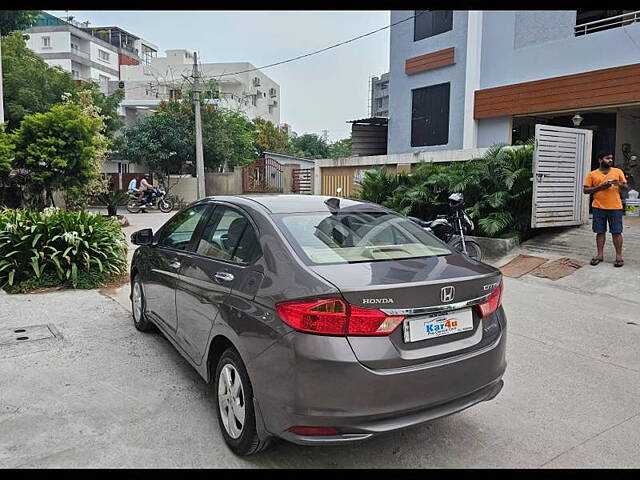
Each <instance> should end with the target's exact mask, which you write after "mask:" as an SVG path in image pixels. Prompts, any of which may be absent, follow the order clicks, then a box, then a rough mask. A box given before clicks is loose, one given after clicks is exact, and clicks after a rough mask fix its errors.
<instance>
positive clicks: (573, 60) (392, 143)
mask: <svg viewBox="0 0 640 480" xmlns="http://www.w3.org/2000/svg"><path fill="white" fill-rule="evenodd" d="M414 14H415V15H416V17H415V18H414V19H413V20H412V21H407V22H403V23H401V24H399V25H396V26H395V27H394V28H392V29H391V34H390V52H391V54H390V73H389V94H390V98H389V136H388V151H389V153H407V152H421V151H437V150H458V149H471V148H476V147H488V146H490V145H492V144H494V143H496V142H506V143H509V144H512V143H515V142H516V141H517V140H525V139H527V138H530V137H532V136H533V135H534V130H535V127H534V126H535V125H536V124H546V125H556V126H560V127H574V126H575V122H574V120H577V121H578V122H579V126H580V128H583V129H584V128H586V129H590V130H592V132H593V148H592V151H593V152H596V151H597V150H599V149H601V148H615V149H616V153H617V154H618V157H619V158H622V157H623V154H624V151H628V150H631V151H634V152H637V151H640V86H639V84H638V82H637V79H638V78H640V76H639V75H640V22H639V21H640V11H625V10H564V11H451V10H433V11H428V10H416V11H413V10H412V11H392V12H391V22H392V23H394V22H397V21H399V20H402V19H403V18H407V17H410V16H412V15H414Z"/></svg>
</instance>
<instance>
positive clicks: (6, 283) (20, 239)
mask: <svg viewBox="0 0 640 480" xmlns="http://www.w3.org/2000/svg"><path fill="white" fill-rule="evenodd" d="M126 269H127V244H126V241H125V238H124V234H123V232H122V229H121V227H120V225H119V224H118V223H117V222H116V221H114V220H112V219H110V218H106V217H102V216H101V215H94V214H92V213H89V212H85V211H64V210H60V209H56V208H50V209H45V211H44V212H38V211H32V210H9V209H6V210H2V211H0V288H7V287H9V290H12V291H13V288H12V287H13V286H14V285H18V284H21V285H22V287H21V288H23V287H27V286H31V285H36V288H40V287H42V286H44V285H46V286H53V285H50V284H49V283H51V278H52V275H54V274H55V277H56V278H57V280H58V283H57V284H58V285H67V284H69V283H70V284H71V285H72V286H73V287H76V288H78V287H81V288H90V287H86V285H94V284H96V283H97V282H100V281H106V280H107V279H108V278H110V277H111V276H114V275H119V274H122V273H124V272H126ZM30 280H31V281H32V283H31V284H29V283H26V284H25V283H24V282H28V281H30ZM38 280H40V282H38ZM83 285H85V286H84V287H83ZM96 286H97V284H96Z"/></svg>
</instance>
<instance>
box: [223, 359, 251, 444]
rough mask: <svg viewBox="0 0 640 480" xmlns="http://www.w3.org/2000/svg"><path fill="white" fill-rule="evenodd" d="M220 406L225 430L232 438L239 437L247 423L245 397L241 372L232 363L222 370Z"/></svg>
mask: <svg viewBox="0 0 640 480" xmlns="http://www.w3.org/2000/svg"><path fill="white" fill-rule="evenodd" d="M218 406H219V408H220V415H221V417H222V423H223V425H224V428H225V430H226V431H227V433H228V434H229V436H230V437H231V438H233V439H237V438H239V437H240V435H242V429H243V427H244V423H245V397H244V389H243V388H242V380H241V379H240V374H239V373H238V371H237V370H236V369H235V368H234V366H233V365H231V364H230V363H227V364H226V365H225V366H224V367H222V370H221V371H220V378H219V379H218Z"/></svg>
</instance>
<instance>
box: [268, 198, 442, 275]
mask: <svg viewBox="0 0 640 480" xmlns="http://www.w3.org/2000/svg"><path fill="white" fill-rule="evenodd" d="M275 218H276V221H277V222H278V223H279V224H280V226H281V227H284V228H283V231H284V234H285V236H286V237H287V240H288V241H289V243H290V244H291V245H292V246H293V248H294V250H296V252H297V253H298V254H299V255H300V257H301V258H302V259H303V260H304V261H305V263H308V264H309V263H311V264H331V263H356V262H375V261H381V260H397V259H402V258H416V257H433V256H438V255H449V254H451V253H453V252H452V250H451V249H450V248H449V247H448V246H447V245H446V244H444V243H443V242H441V241H440V240H438V239H437V238H436V237H434V236H433V235H431V234H429V233H427V232H426V231H424V230H423V229H422V228H420V227H419V226H418V225H416V224H415V223H414V222H412V221H411V220H409V219H407V218H406V217H403V216H400V215H396V214H392V213H388V212H384V211H346V209H343V210H341V211H339V212H338V213H335V214H331V213H326V212H312V213H291V214H281V215H277V216H275Z"/></svg>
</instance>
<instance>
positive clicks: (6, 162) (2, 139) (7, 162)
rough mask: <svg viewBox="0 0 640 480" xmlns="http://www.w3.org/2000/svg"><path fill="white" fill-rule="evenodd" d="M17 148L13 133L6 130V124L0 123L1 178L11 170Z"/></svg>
mask: <svg viewBox="0 0 640 480" xmlns="http://www.w3.org/2000/svg"><path fill="white" fill-rule="evenodd" d="M15 150H16V145H15V140H14V138H13V135H11V134H10V133H7V132H5V124H4V123H0V178H3V177H6V176H7V175H8V174H9V172H10V171H11V161H12V160H13V157H14V155H15Z"/></svg>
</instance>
